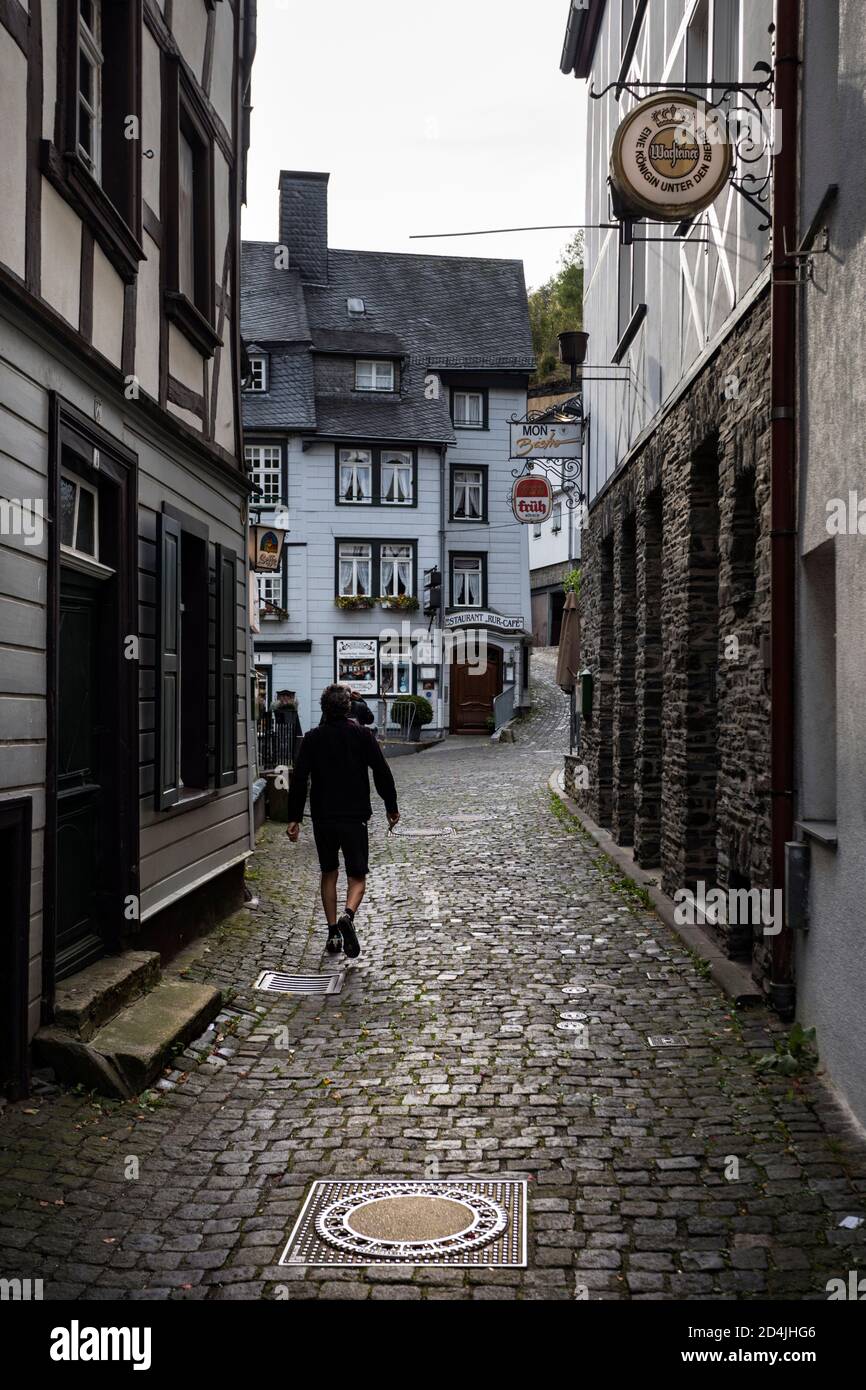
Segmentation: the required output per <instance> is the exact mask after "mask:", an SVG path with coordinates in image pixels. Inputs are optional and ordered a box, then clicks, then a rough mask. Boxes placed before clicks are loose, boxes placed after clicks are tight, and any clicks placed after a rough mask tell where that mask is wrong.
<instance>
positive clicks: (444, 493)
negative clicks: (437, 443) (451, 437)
mask: <svg viewBox="0 0 866 1390" xmlns="http://www.w3.org/2000/svg"><path fill="white" fill-rule="evenodd" d="M441 460H442V476H441V478H440V487H439V613H438V617H437V618H435V619H434V621H437V622H438V624H439V641H440V647H439V655H440V657H441V663H440V666H439V711H440V713H439V728H440V732H441V731H442V730H444V728H445V722H446V720H447V721H448V726H449V728H448V732H449V733H450V732H451V721H450V714H449V711H450V709H451V676H452V674H453V673H452V671H451V669H450V666H449V665H448V663H447V661H446V655H445V601H446V595H447V589H446V583H447V581H446V578H445V561H446V555H445V534H446V532H445V528H446V525H447V522H446V517H447V516H448V500H449V499H448V445H447V444H443V445H442V450H441ZM446 670H447V671H448V702H447V704H446V701H445V672H446Z"/></svg>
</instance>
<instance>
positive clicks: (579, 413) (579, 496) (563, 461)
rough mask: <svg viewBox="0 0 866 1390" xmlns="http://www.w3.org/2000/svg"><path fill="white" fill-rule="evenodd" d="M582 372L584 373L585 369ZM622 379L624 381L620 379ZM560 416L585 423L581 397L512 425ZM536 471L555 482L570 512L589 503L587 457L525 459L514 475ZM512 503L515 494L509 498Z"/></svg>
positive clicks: (513, 421)
mask: <svg viewBox="0 0 866 1390" xmlns="http://www.w3.org/2000/svg"><path fill="white" fill-rule="evenodd" d="M579 370H581V371H582V370H583V369H582V368H581V369H579ZM618 380H622V378H621V377H620V378H618ZM555 415H558V416H559V417H560V418H563V417H565V418H566V419H570V420H579V421H580V422H581V423H582V424H583V423H585V421H584V414H583V404H582V402H581V399H580V397H579V396H574V397H572V399H571V400H569V401H564V402H563V404H562V405H561V406H556V407H554V408H553V409H552V410H551V409H548V410H530V411H528V412H527V414H526V415H512V417H511V422H510V423H511V424H512V425H531V424H543V423H545V422H547V423H549V422H550V420H551V419H552V418H553V417H554V416H555ZM536 469H538V470H539V472H541V473H544V475H545V476H546V477H547V478H548V479H549V480H550V481H551V482H553V483H555V487H556V492H557V493H560V494H561V495H562V499H563V501H564V502H565V506H566V509H567V510H568V511H570V512H573V511H576V510H577V508H578V507H582V506H584V504H585V503H586V492H585V490H584V486H583V454H582V453H581V454H568V455H565V454H559V455H557V456H556V457H555V458H528V459H526V460H524V463H523V466H522V467H521V468H512V470H511V476H512V478H514V479H515V480H516V479H517V478H525V477H528V476H529V475H530V474H531V473H534V472H535V471H536ZM507 500H508V502H509V503H510V501H511V494H510V493H509V494H508V496H507Z"/></svg>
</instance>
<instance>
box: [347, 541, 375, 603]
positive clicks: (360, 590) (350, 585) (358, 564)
mask: <svg viewBox="0 0 866 1390" xmlns="http://www.w3.org/2000/svg"><path fill="white" fill-rule="evenodd" d="M372 573H373V547H372V545H369V544H360V545H355V544H354V543H349V544H343V545H341V546H340V597H341V598H369V597H370V595H371V590H372V587H373V580H372Z"/></svg>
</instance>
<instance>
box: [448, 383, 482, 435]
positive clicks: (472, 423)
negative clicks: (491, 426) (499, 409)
mask: <svg viewBox="0 0 866 1390" xmlns="http://www.w3.org/2000/svg"><path fill="white" fill-rule="evenodd" d="M452 410H453V424H455V425H459V426H460V428H461V429H463V430H483V429H484V393H483V391H455V392H454V395H453V398H452Z"/></svg>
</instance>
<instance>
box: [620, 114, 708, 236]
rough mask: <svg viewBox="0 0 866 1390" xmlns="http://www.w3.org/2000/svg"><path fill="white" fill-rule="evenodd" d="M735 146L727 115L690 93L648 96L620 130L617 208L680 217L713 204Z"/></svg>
mask: <svg viewBox="0 0 866 1390" xmlns="http://www.w3.org/2000/svg"><path fill="white" fill-rule="evenodd" d="M732 163H733V151H732V148H731V144H730V142H729V140H728V132H727V129H726V127H725V121H724V115H723V114H720V113H719V112H718V111H708V109H707V107H706V105H705V103H704V102H702V101H700V100H699V99H698V98H697V97H695V96H691V95H689V94H688V93H686V92H662V93H659V94H658V95H657V96H654V97H647V98H646V99H645V100H644V101H641V102H638V104H637V106H635V107H634V109H633V110H632V111H630V112H629V114H628V115H627V116H626V118H625V120H624V121H622V122H621V123H620V125H619V128H618V129H617V132H616V135H615V136H614V141H613V151H612V153H611V168H610V175H611V183H612V185H613V189H614V194H615V196H616V199H617V202H618V204H619V207H618V213H621V214H624V215H626V216H632V217H652V218H655V219H657V220H658V221H660V222H680V221H683V220H684V219H685V218H689V217H694V216H695V215H696V214H697V213H699V212H702V211H703V209H704V208H708V207H709V206H710V204H711V203H714V202H715V200H716V198H717V197H718V196H719V194H720V193H721V191H722V189H723V188H724V186H725V184H726V183H727V181H728V178H729V176H730V172H731V165H732Z"/></svg>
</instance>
